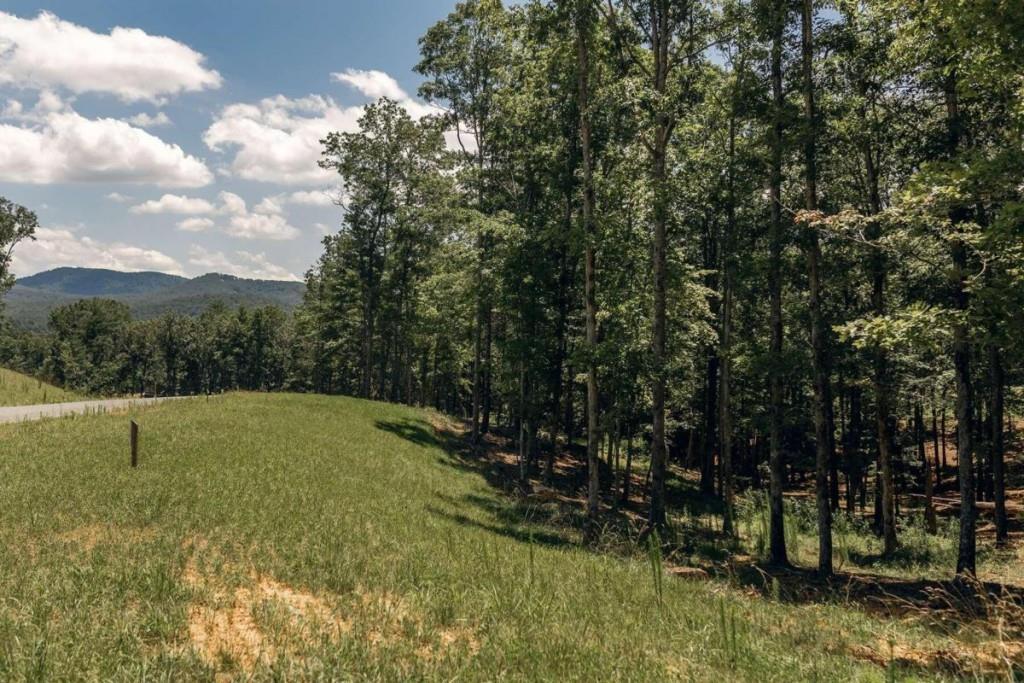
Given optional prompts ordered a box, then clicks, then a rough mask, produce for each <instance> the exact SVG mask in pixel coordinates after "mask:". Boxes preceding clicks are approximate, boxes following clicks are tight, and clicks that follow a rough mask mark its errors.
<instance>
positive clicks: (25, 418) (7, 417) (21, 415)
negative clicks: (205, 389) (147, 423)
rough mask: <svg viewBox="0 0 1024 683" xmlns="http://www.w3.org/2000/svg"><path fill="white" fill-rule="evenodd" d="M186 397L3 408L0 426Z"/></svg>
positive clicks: (1, 409)
mask: <svg viewBox="0 0 1024 683" xmlns="http://www.w3.org/2000/svg"><path fill="white" fill-rule="evenodd" d="M179 398H188V397H187V396H164V397H159V398H109V399H105V400H100V401H69V402H68V403H44V404H40V405H34V406H5V407H2V408H0V424H4V423H8V422H29V421H31V420H41V419H43V418H45V417H62V416H64V415H81V414H84V413H96V412H103V411H109V410H119V409H124V408H130V407H132V406H145V405H150V404H152V403H161V402H163V401H173V400H176V399H179Z"/></svg>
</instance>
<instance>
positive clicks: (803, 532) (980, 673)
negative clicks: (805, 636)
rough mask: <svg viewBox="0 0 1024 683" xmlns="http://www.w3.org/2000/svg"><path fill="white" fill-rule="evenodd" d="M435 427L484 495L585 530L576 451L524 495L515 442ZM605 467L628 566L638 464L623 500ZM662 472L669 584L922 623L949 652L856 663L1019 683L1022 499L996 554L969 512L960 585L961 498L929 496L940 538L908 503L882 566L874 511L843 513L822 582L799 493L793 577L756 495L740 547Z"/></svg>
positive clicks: (641, 489) (640, 491)
mask: <svg viewBox="0 0 1024 683" xmlns="http://www.w3.org/2000/svg"><path fill="white" fill-rule="evenodd" d="M433 424H434V427H435V429H437V430H438V432H439V433H440V434H442V435H444V436H445V438H446V439H448V440H449V444H448V447H449V448H450V449H457V450H458V451H459V452H461V453H462V457H464V458H466V459H467V460H468V461H470V462H473V461H475V462H476V463H477V465H478V467H480V468H481V469H482V470H483V471H484V472H485V476H486V478H487V479H488V481H490V482H491V484H492V485H493V486H496V487H499V488H501V489H502V490H504V491H505V493H506V494H507V495H508V496H509V497H510V498H511V499H513V500H515V501H516V503H515V507H516V509H518V510H519V514H520V515H521V516H522V518H523V519H529V520H537V519H543V520H547V521H548V522H549V523H551V524H553V525H555V526H560V525H567V524H568V525H570V526H574V527H576V528H579V527H581V526H582V522H583V516H584V514H585V509H586V485H587V483H586V463H585V452H584V451H583V450H582V449H580V448H576V447H573V448H571V449H569V450H565V449H562V450H560V451H559V452H558V454H557V456H556V457H555V459H554V461H553V472H554V476H553V477H552V478H551V480H546V478H545V477H544V465H545V463H544V461H543V457H542V458H541V461H540V462H538V463H536V465H535V468H534V470H532V471H531V473H530V476H529V478H528V484H527V485H525V486H524V485H523V484H522V482H521V481H520V475H519V458H518V454H517V452H516V451H515V444H514V442H513V441H512V439H510V438H507V437H503V436H501V435H497V434H489V435H487V436H486V437H485V438H484V444H485V446H484V447H483V448H482V449H477V451H475V452H474V451H473V450H472V449H471V448H470V445H469V443H468V437H467V434H466V428H465V426H464V425H461V424H459V423H458V422H456V421H453V420H451V419H448V418H435V419H434V422H433ZM545 457H546V456H545ZM954 462H955V460H954ZM601 464H602V470H601V471H602V480H603V489H604V490H605V491H608V490H611V489H612V488H614V489H615V492H616V493H615V495H614V496H612V495H608V494H607V493H606V494H605V496H604V498H603V501H602V503H603V515H604V523H605V528H604V534H603V535H602V539H601V540H600V541H599V542H598V543H597V549H598V550H599V551H604V552H610V553H612V554H618V555H622V556H629V555H635V554H637V553H638V552H642V549H643V547H644V544H643V541H642V538H643V530H644V529H645V527H646V519H645V516H644V515H645V512H646V507H647V500H646V484H647V482H646V481H645V479H646V470H647V461H646V459H645V458H643V457H640V458H637V459H636V460H635V462H634V465H633V467H634V469H633V474H632V481H631V487H630V488H631V494H632V495H631V497H630V498H629V500H624V499H623V498H622V487H623V481H624V475H623V473H622V472H619V473H617V474H616V473H613V471H612V469H611V468H610V467H609V466H608V463H607V462H605V461H602V463H601ZM1008 465H1009V467H1010V470H1011V471H1010V477H1009V478H1010V480H1011V481H1015V480H1019V479H1020V476H1021V474H1022V472H1021V471H1020V470H1021V469H1022V468H1021V463H1020V462H1019V460H1018V459H1017V458H1011V459H1010V461H1009V462H1008ZM670 468H671V469H672V471H673V477H672V479H671V482H672V483H671V484H670V500H671V502H670V509H671V510H673V511H675V513H676V514H675V515H674V518H673V519H672V524H673V531H672V534H671V537H670V538H668V539H665V543H664V548H663V549H662V552H663V553H664V561H665V562H666V571H667V573H668V574H669V575H674V576H679V577H688V578H702V577H705V576H706V577H708V578H713V579H714V580H721V581H724V582H726V583H727V584H729V585H730V586H732V587H733V588H735V589H738V590H742V591H745V592H747V593H749V594H752V595H759V596H760V597H762V598H763V599H766V600H773V601H778V602H783V603H787V604H793V605H808V604H831V605H840V606H843V607H844V608H847V609H851V610H856V611H858V612H860V613H862V614H865V615H871V616H873V617H876V618H881V619H884V620H889V621H891V622H892V623H899V624H915V625H919V626H924V627H926V628H928V629H929V630H931V631H932V632H933V633H938V634H943V635H944V636H946V637H947V638H948V641H945V642H943V641H931V642H922V641H920V640H917V639H915V638H907V637H905V636H906V634H903V637H897V636H890V638H889V640H888V641H887V642H888V645H889V650H888V651H886V650H885V648H881V649H878V648H875V649H873V650H872V649H870V648H867V649H864V648H859V649H854V650H852V651H851V652H852V654H853V655H854V656H855V657H860V658H863V659H866V660H868V661H874V662H877V663H881V664H885V663H887V662H890V663H891V662H893V661H898V662H900V663H901V665H902V666H904V667H905V671H907V672H909V671H914V670H917V671H920V672H931V673H940V672H955V673H956V674H957V675H958V676H963V677H967V678H988V677H993V678H998V679H1002V680H1016V678H1015V677H1020V676H1021V675H1022V673H1024V640H1022V638H1024V573H1022V572H1024V543H1022V533H1021V521H1022V520H1021V519H1020V518H1019V513H1020V511H1021V508H1022V503H1024V489H1020V488H1014V489H1010V490H1008V492H1007V494H1008V504H1007V507H1008V510H1009V513H1010V517H1011V533H1010V544H1009V546H1008V547H1006V548H1000V549H997V548H996V547H995V542H994V541H995V535H994V525H993V523H992V520H991V516H992V514H993V506H992V503H990V502H989V503H987V504H986V503H980V504H979V515H980V519H979V572H978V579H979V580H978V581H977V582H971V583H969V584H965V583H963V582H961V581H955V580H953V579H952V574H953V568H954V567H955V562H956V544H957V540H958V536H957V532H958V528H959V527H958V519H957V517H956V515H957V514H958V511H959V501H958V500H956V499H954V498H953V497H952V496H953V495H954V494H953V493H948V494H946V495H942V494H939V495H937V496H936V498H935V503H936V508H937V514H938V517H939V531H938V533H936V534H929V533H927V532H926V531H925V529H924V524H923V509H922V508H921V507H920V503H921V501H920V500H917V499H915V498H913V497H912V496H907V497H906V500H905V505H906V504H909V505H907V507H905V508H904V510H903V512H904V514H905V517H903V518H902V520H901V527H900V532H901V538H900V540H901V545H900V548H899V550H898V552H897V553H896V554H895V555H894V556H892V557H888V558H886V557H883V556H882V552H881V550H882V548H881V541H880V539H878V538H877V537H876V535H875V533H874V532H873V529H872V527H871V519H872V517H873V513H872V511H871V509H870V507H868V509H867V510H858V511H857V513H856V514H855V515H852V516H850V515H847V514H846V513H844V512H838V513H837V518H836V522H835V534H834V546H835V547H834V563H835V566H836V573H835V575H834V576H833V577H832V578H830V579H828V580H822V579H821V578H819V577H818V575H817V572H816V571H815V570H814V568H815V567H816V566H817V535H816V534H817V518H816V510H815V509H814V506H813V499H812V498H810V497H809V493H808V491H807V490H806V488H800V487H797V488H795V489H793V490H790V491H787V493H786V499H787V503H786V505H787V532H786V536H787V544H788V550H789V557H790V561H791V562H792V566H790V567H775V566H772V565H770V564H769V563H768V562H766V561H765V560H764V557H765V546H766V538H765V536H766V534H767V511H766V507H765V505H766V503H765V501H764V499H763V495H762V494H753V495H744V494H742V493H741V494H740V495H739V497H738V515H737V517H738V519H737V528H738V538H735V539H730V538H729V537H727V536H726V535H725V534H724V533H723V532H722V528H721V513H722V510H721V503H720V501H719V499H717V498H716V497H711V496H706V495H702V494H701V493H700V491H699V482H698V477H697V475H696V473H694V472H692V471H687V470H683V469H682V468H679V467H677V466H675V465H674V464H673V465H670ZM613 481H614V484H615V485H614V486H612V485H611V484H612V482H613ZM947 483H948V484H949V489H950V491H952V490H954V489H955V486H953V484H954V483H955V480H954V479H951V480H950V482H947ZM810 495H812V494H810ZM915 505H916V507H914V506H915Z"/></svg>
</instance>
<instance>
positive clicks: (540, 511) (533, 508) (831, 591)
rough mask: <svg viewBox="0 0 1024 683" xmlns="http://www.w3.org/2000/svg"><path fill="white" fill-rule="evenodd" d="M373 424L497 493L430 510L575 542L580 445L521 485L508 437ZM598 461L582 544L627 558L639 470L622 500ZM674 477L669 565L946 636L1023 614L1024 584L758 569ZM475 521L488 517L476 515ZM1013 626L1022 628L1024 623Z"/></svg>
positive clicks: (642, 500) (709, 500) (878, 562)
mask: <svg viewBox="0 0 1024 683" xmlns="http://www.w3.org/2000/svg"><path fill="white" fill-rule="evenodd" d="M377 427H378V428H379V429H381V430H383V431H386V432H389V433H391V434H395V435H397V436H400V437H401V438H404V439H407V440H409V441H411V442H413V443H416V444H419V445H424V446H430V447H437V448H439V449H441V450H442V451H443V455H441V456H440V457H438V462H439V463H441V464H443V465H444V466H447V467H452V468H455V469H457V470H459V471H462V472H469V473H474V474H476V475H479V476H481V477H482V478H483V479H484V480H485V481H486V482H487V483H488V484H489V485H490V486H491V487H492V488H494V489H496V490H497V491H500V492H502V493H503V494H504V495H502V496H497V497H491V496H482V495H475V494H469V495H465V496H460V497H453V496H447V495H444V494H439V499H440V502H441V503H442V504H443V505H440V506H436V507H430V508H428V510H429V512H430V513H431V514H434V515H438V516H441V517H444V518H446V519H448V520H451V521H453V522H455V523H456V524H459V525H461V526H466V527H472V528H476V529H482V530H484V531H488V532H490V533H494V534H496V535H500V536H503V537H506V538H511V539H514V540H516V541H519V542H524V543H530V542H533V543H539V544H543V545H548V546H551V547H569V546H581V545H582V540H581V539H582V529H583V525H584V523H585V521H586V461H585V453H584V451H583V449H582V448H580V447H578V446H570V447H569V448H567V449H564V450H561V451H560V452H559V453H558V454H557V458H556V460H555V465H556V466H555V467H554V470H553V476H552V477H551V478H550V480H548V481H545V479H544V477H543V474H542V470H543V464H544V463H543V460H542V461H541V462H539V463H536V464H535V467H534V468H533V470H532V471H531V473H530V477H529V480H528V482H527V483H526V485H523V483H522V482H520V480H519V463H518V460H517V457H516V455H515V453H514V452H513V451H512V446H511V444H510V440H509V439H507V438H505V437H503V436H501V435H500V434H493V433H492V434H489V435H487V436H486V437H485V438H484V440H483V442H482V444H481V445H480V447H478V448H476V449H474V448H472V446H471V444H470V443H469V438H468V435H467V434H466V433H465V432H464V431H460V430H459V428H458V426H457V425H452V424H450V423H445V424H440V425H429V424H427V423H424V422H420V421H416V420H403V421H399V422H383V421H381V422H378V423H377ZM603 465H604V467H603V468H602V471H601V477H602V480H603V485H602V490H603V491H604V497H603V499H602V514H601V519H600V522H601V524H602V525H603V533H602V535H601V537H602V540H601V541H600V542H598V543H597V544H595V545H594V546H591V549H592V550H593V551H594V552H603V553H613V554H619V555H634V556H635V555H636V553H637V551H638V548H637V543H638V541H639V539H640V538H641V533H642V531H643V529H644V527H645V525H646V518H645V511H646V507H647V485H646V479H645V476H644V474H645V473H644V472H642V471H641V472H634V474H633V479H632V483H631V488H632V491H633V495H632V496H631V497H630V499H629V500H625V501H624V500H622V499H621V495H620V494H621V488H620V487H621V483H622V479H621V477H616V476H615V473H613V472H612V471H611V470H610V468H608V466H607V464H606V463H603ZM673 474H674V476H672V477H671V478H670V483H669V485H668V490H667V494H668V503H669V506H670V508H671V509H674V510H684V511H686V512H687V513H688V514H689V521H687V522H686V523H684V524H681V525H679V526H677V527H676V528H674V529H672V530H671V532H670V534H669V535H668V536H667V537H666V538H665V539H663V540H664V544H665V545H664V549H663V554H664V557H665V558H666V561H667V562H668V563H669V564H693V565H696V566H699V567H701V568H703V569H705V570H706V571H707V572H708V573H709V574H711V575H713V576H717V577H720V578H722V579H725V580H727V581H729V582H731V583H732V584H733V585H737V586H740V587H743V588H747V589H753V590H756V591H758V592H760V593H761V594H763V595H764V596H766V597H768V598H772V599H778V600H782V601H785V602H792V603H838V604H843V605H846V606H856V607H858V608H860V609H862V610H863V611H866V612H868V613H871V614H876V615H879V616H885V617H888V618H901V617H904V616H908V615H911V614H913V615H915V616H921V617H925V618H926V623H932V624H933V625H935V626H936V627H938V628H939V629H941V630H942V631H944V632H946V633H948V631H949V628H950V627H951V626H952V627H954V628H957V627H959V626H962V625H964V624H966V623H967V622H970V621H975V622H976V621H986V620H987V621H989V622H991V621H992V620H993V618H994V617H993V614H994V613H995V612H996V611H997V610H999V609H1003V608H1006V607H1007V606H1016V607H1017V608H1019V611H1017V612H1016V615H1017V616H1024V588H1020V587H1017V586H1012V585H1003V584H997V583H979V582H963V581H957V580H949V581H939V580H927V579H909V578H903V577H890V576H885V575H880V574H874V573H868V572H846V573H843V572H837V573H836V574H835V575H834V576H832V577H831V578H828V579H823V578H821V577H819V576H818V574H817V573H816V572H815V571H814V570H811V569H805V568H799V567H772V566H768V565H765V564H764V563H761V562H759V561H757V560H756V559H754V558H751V557H749V556H744V555H742V554H739V553H738V550H739V547H738V546H737V545H736V543H735V542H734V541H732V540H731V539H729V538H728V537H727V536H725V535H724V534H722V532H721V531H720V529H718V528H716V527H715V525H714V524H710V523H708V522H707V521H706V520H708V519H713V518H714V517H715V516H716V515H721V513H722V504H721V501H720V500H719V499H718V498H717V497H713V496H707V495H704V494H702V493H701V492H700V490H699V487H698V485H697V482H696V481H694V480H693V479H692V478H690V477H689V476H688V475H687V474H686V473H683V472H681V471H676V470H673ZM612 484H614V486H613V485H612ZM445 508H450V509H445ZM466 512H469V514H466ZM481 518H484V519H487V520H490V521H481ZM538 528H539V530H538ZM921 559H922V557H920V555H919V554H916V553H914V552H913V551H909V550H908V551H905V552H904V553H903V554H902V555H897V556H895V557H890V558H884V559H883V558H876V557H867V556H864V557H856V558H853V557H851V560H854V561H855V562H857V563H858V564H861V563H870V564H871V565H872V566H875V567H878V566H887V567H901V566H904V565H909V564H913V563H916V562H920V561H921ZM1021 627H1022V629H1024V622H1022V624H1021Z"/></svg>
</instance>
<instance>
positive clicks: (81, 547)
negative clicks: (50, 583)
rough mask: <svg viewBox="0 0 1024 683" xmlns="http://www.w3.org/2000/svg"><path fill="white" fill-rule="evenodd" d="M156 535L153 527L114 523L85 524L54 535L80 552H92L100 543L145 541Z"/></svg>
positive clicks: (129, 543)
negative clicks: (133, 526) (115, 524)
mask: <svg viewBox="0 0 1024 683" xmlns="http://www.w3.org/2000/svg"><path fill="white" fill-rule="evenodd" d="M155 537H156V529H153V528H151V527H142V528H131V527H120V526H114V525H112V524H85V525H83V526H78V527H75V528H73V529H70V530H68V531H62V532H60V533H58V534H57V535H56V536H54V539H55V540H57V541H58V542H60V543H66V544H69V545H72V546H74V547H75V548H76V549H77V550H78V551H79V552H82V553H90V552H92V551H93V550H95V549H96V547H97V546H99V545H105V544H127V545H134V544H137V543H144V542H146V541H150V540H152V539H153V538H155Z"/></svg>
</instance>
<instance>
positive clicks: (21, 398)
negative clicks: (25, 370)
mask: <svg viewBox="0 0 1024 683" xmlns="http://www.w3.org/2000/svg"><path fill="white" fill-rule="evenodd" d="M80 398H81V397H80V396H78V395H77V394H74V393H72V392H70V391H65V390H63V389H60V388H58V387H55V386H53V385H51V384H47V383H46V382H43V381H42V380H38V379H36V378H35V377H28V376H27V375H22V374H21V373H17V372H14V371H12V370H7V369H6V368H0V406H30V405H35V404H37V403H61V402H63V401H77V400H78V399H80Z"/></svg>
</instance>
